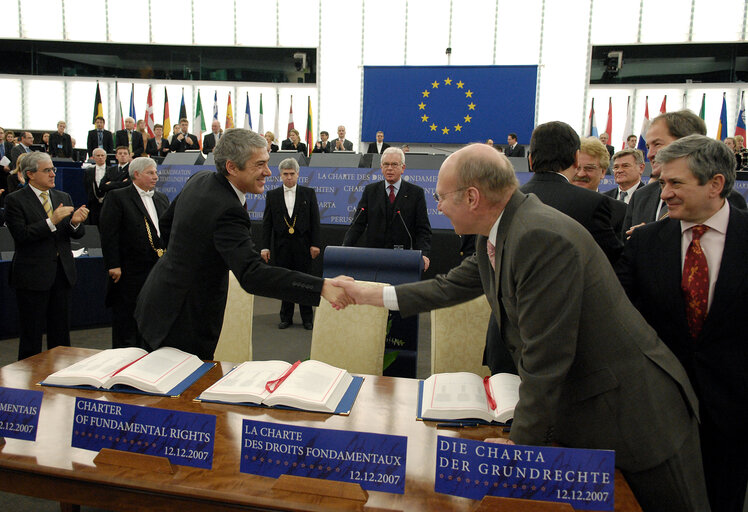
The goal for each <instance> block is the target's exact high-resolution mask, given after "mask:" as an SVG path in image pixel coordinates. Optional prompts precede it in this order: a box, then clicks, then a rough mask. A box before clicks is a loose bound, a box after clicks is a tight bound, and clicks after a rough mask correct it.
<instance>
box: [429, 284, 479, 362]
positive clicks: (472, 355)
mask: <svg viewBox="0 0 748 512" xmlns="http://www.w3.org/2000/svg"><path fill="white" fill-rule="evenodd" d="M490 317H491V307H490V306H489V305H488V300H487V299H486V296H485V295H481V296H480V297H478V298H477V299H473V300H471V301H468V302H463V303H462V304H457V305H456V306H450V307H448V308H442V309H435V310H433V311H431V374H432V375H433V374H435V373H448V372H471V373H475V374H477V375H480V376H481V377H485V376H486V375H491V372H490V370H489V369H488V366H484V365H483V364H482V362H483V349H484V347H485V345H486V329H487V328H488V320H489V318H490Z"/></svg>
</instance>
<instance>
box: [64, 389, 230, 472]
mask: <svg viewBox="0 0 748 512" xmlns="http://www.w3.org/2000/svg"><path fill="white" fill-rule="evenodd" d="M215 437H216V417H215V416H214V415H212V414H198V413H194V412H181V411H173V410H169V409H157V408H154V407H143V406H139V405H129V404H121V403H117V402H105V401H103V400H91V399H88V398H76V399H75V417H74V419H73V441H72V446H73V447H74V448H83V449H84V450H93V451H99V450H101V449H102V448H111V449H114V450H122V451H127V452H135V453H143V454H146V455H158V456H161V457H166V458H168V459H169V461H171V462H172V463H174V464H180V465H182V466H194V467H196V468H203V469H210V468H211V466H212V465H213V441H214V439H215Z"/></svg>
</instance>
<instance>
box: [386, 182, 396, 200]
mask: <svg viewBox="0 0 748 512" xmlns="http://www.w3.org/2000/svg"><path fill="white" fill-rule="evenodd" d="M387 188H388V189H390V195H389V198H390V204H392V203H394V202H395V185H390V186H389V187H387Z"/></svg>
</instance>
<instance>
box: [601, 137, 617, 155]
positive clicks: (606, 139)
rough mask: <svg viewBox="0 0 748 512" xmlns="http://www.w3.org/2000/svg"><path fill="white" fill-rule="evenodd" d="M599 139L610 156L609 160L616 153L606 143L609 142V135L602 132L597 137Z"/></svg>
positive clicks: (614, 149)
mask: <svg viewBox="0 0 748 512" xmlns="http://www.w3.org/2000/svg"><path fill="white" fill-rule="evenodd" d="M598 138H599V139H600V142H602V143H603V144H604V145H605V149H607V150H608V153H609V154H610V158H613V153H615V152H616V148H614V147H613V146H611V145H610V144H608V141H609V140H610V134H608V133H606V132H603V133H601V134H600V136H599V137H598Z"/></svg>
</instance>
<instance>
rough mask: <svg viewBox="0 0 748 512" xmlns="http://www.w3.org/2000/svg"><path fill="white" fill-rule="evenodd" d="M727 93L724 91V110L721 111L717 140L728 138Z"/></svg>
mask: <svg viewBox="0 0 748 512" xmlns="http://www.w3.org/2000/svg"><path fill="white" fill-rule="evenodd" d="M725 96H726V93H724V92H723V93H722V111H721V112H720V113H719V124H718V125H717V140H725V139H726V138H727V100H726V99H725Z"/></svg>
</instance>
